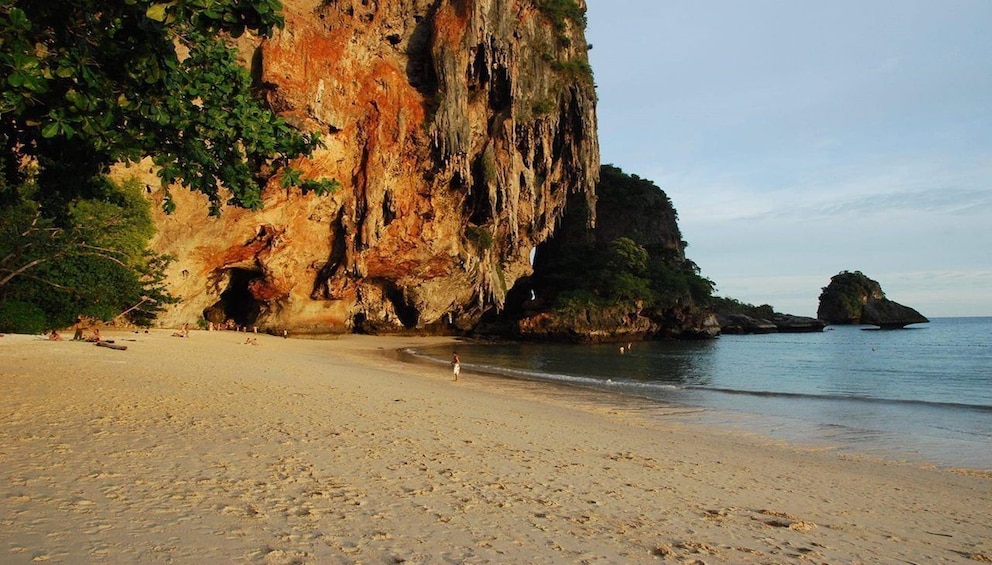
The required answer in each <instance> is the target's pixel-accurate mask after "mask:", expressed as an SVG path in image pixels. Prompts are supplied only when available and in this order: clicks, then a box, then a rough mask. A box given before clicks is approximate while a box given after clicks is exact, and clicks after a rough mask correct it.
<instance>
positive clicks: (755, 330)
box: [717, 313, 827, 334]
mask: <svg viewBox="0 0 992 565" xmlns="http://www.w3.org/2000/svg"><path fill="white" fill-rule="evenodd" d="M717 320H718V321H719V323H720V333H725V334H768V333H807V332H822V331H823V328H825V327H826V326H827V323H826V322H825V321H823V320H820V319H817V318H810V317H807V316H794V315H792V314H778V313H775V314H772V315H771V316H770V317H768V318H755V317H752V316H748V315H746V314H717Z"/></svg>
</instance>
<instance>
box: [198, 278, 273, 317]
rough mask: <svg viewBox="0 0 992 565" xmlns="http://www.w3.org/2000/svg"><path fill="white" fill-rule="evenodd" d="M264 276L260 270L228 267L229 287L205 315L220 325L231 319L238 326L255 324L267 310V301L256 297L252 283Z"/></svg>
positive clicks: (205, 311)
mask: <svg viewBox="0 0 992 565" xmlns="http://www.w3.org/2000/svg"><path fill="white" fill-rule="evenodd" d="M262 278H263V277H262V274H261V273H260V272H259V271H255V270H251V269H241V268H237V267H235V268H231V269H227V289H226V290H224V292H222V293H221V294H220V300H218V301H217V302H215V303H214V304H213V305H212V306H210V307H209V308H207V309H206V310H204V311H203V317H204V318H206V319H207V321H209V322H213V323H214V324H216V325H218V326H220V325H223V324H225V323H228V321H229V320H230V321H231V322H233V323H235V324H237V325H238V326H243V327H251V326H254V325H255V322H257V321H258V318H259V316H261V315H262V312H263V311H264V310H265V303H264V302H262V301H260V300H257V299H256V298H255V295H254V294H252V292H251V285H252V283H253V282H255V281H258V280H262Z"/></svg>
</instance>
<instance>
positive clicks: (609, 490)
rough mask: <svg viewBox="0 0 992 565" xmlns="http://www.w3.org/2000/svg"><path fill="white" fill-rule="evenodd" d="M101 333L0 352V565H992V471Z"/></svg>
mask: <svg viewBox="0 0 992 565" xmlns="http://www.w3.org/2000/svg"><path fill="white" fill-rule="evenodd" d="M108 337H111V338H115V339H116V340H117V342H118V343H122V344H125V345H128V350H127V351H114V350H110V349H105V348H100V347H95V346H94V345H92V344H85V343H72V342H48V341H45V340H44V339H43V338H40V337H35V336H19V335H7V336H5V337H3V338H2V339H0V563H30V562H39V561H51V562H66V563H80V562H110V563H120V562H128V563H132V562H141V563H145V562H176V563H229V562H258V563H400V562H408V563H480V562H489V563H551V562H566V563H586V562H598V563H696V562H705V563H783V562H800V561H809V562H815V563H954V562H958V563H975V562H983V561H984V562H988V561H989V560H990V559H992V527H990V525H989V520H990V516H992V478H990V477H988V476H981V475H978V474H970V475H969V474H964V473H956V472H952V471H947V470H939V469H933V468H921V467H919V466H918V465H910V464H906V463H895V462H883V461H873V460H868V459H864V458H854V457H851V456H842V455H839V454H837V453H833V452H815V451H810V450H803V449H800V448H798V447H792V446H785V445H780V444H778V443H776V442H772V441H766V440H762V439H761V438H755V437H745V436H741V435H736V434H735V433H733V432H732V431H730V430H721V429H720V428H714V427H707V426H702V425H698V424H696V425H694V424H692V423H691V421H690V420H689V419H687V418H685V417H684V416H682V415H680V414H678V411H677V410H676V411H674V412H675V413H673V414H672V415H671V416H667V417H658V416H657V415H656V414H651V413H645V412H642V411H639V410H633V409H624V408H623V405H622V404H616V405H615V406H613V407H611V406H610V404H608V403H604V402H602V400H601V399H602V397H597V396H596V395H593V394H591V393H579V392H577V393H574V394H572V393H562V392H561V390H560V389H555V388H550V387H540V386H536V385H533V384H528V383H515V382H510V381H501V380H498V379H494V378H483V377H479V376H473V375H471V374H469V375H466V374H465V373H464V372H463V377H462V380H461V381H459V382H458V383H453V382H451V374H450V370H448V369H447V368H445V367H432V366H425V365H411V364H405V363H400V362H399V361H397V360H396V359H395V357H391V356H389V355H385V353H388V352H391V351H394V350H396V349H397V348H399V347H401V346H403V345H405V344H414V343H435V342H436V343H446V341H445V340H443V339H436V338H435V339H430V338H395V337H393V338H382V337H380V338H372V337H362V336H346V337H342V338H339V339H335V340H327V341H315V340H297V339H282V338H277V337H272V336H267V335H259V336H257V339H258V345H257V346H254V345H246V344H244V343H243V342H244V340H245V338H246V337H247V336H246V335H245V334H237V333H229V332H202V331H200V332H193V334H192V336H191V337H190V338H188V339H184V338H175V337H171V336H170V332H166V331H153V332H152V333H149V334H144V333H142V334H128V333H118V334H111V335H109V336H108ZM131 340H133V341H131ZM463 361H467V360H464V359H463ZM597 398H599V399H600V400H597Z"/></svg>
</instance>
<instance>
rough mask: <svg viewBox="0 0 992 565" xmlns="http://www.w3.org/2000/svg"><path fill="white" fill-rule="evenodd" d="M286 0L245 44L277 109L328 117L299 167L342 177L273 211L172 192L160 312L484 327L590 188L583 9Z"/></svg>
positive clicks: (276, 192)
mask: <svg viewBox="0 0 992 565" xmlns="http://www.w3.org/2000/svg"><path fill="white" fill-rule="evenodd" d="M284 4H285V16H286V26H285V28H284V29H283V30H282V31H280V32H278V33H277V34H276V36H275V37H273V38H272V39H269V40H266V41H264V42H260V43H258V42H255V43H252V42H251V41H250V40H246V39H242V40H241V43H239V46H240V48H241V49H242V52H243V53H244V55H245V60H246V61H250V62H251V63H250V64H251V65H252V67H253V72H254V73H255V74H256V76H257V77H259V79H260V81H261V83H262V84H263V85H264V87H265V90H266V93H267V96H268V99H269V101H270V103H271V105H272V107H273V108H274V109H276V110H277V111H278V112H280V114H281V115H283V116H284V117H286V118H287V119H288V120H290V122H291V123H294V124H296V125H298V126H299V127H300V128H301V129H304V130H308V131H320V132H322V139H323V141H324V143H325V145H326V147H325V148H323V149H320V150H318V151H317V152H316V153H315V154H314V156H313V157H312V159H309V160H306V161H303V162H299V163H294V166H296V167H297V168H299V169H301V170H302V171H303V172H304V174H305V176H308V177H310V178H334V179H337V180H338V181H340V182H341V183H342V185H343V186H342V188H341V189H340V190H338V191H337V192H335V193H334V194H331V195H327V196H316V195H312V194H309V195H302V194H299V193H298V192H296V191H289V192H287V191H286V190H285V189H280V188H278V186H277V184H276V183H274V182H273V183H271V184H270V186H269V187H268V188H267V189H266V191H265V194H264V197H265V198H264V203H265V206H264V209H263V210H262V211H260V212H249V211H245V210H238V209H232V208H227V209H225V210H224V211H223V213H222V215H221V216H220V217H219V218H211V217H208V216H207V215H206V206H205V205H204V203H203V199H202V198H201V197H200V196H199V195H195V194H191V193H188V192H185V191H181V190H175V191H173V197H174V199H175V200H176V204H177V211H176V212H175V213H173V214H172V215H170V216H164V215H162V216H161V217H159V218H157V225H158V229H159V232H158V235H157V236H156V238H155V240H154V241H153V246H154V248H155V250H156V251H159V252H163V253H168V254H170V255H172V256H173V257H174V258H175V260H174V262H173V264H172V266H171V267H170V277H169V284H170V288H171V290H172V292H173V293H175V294H176V295H178V296H180V297H181V298H182V302H181V303H180V304H177V305H175V307H173V308H172V309H171V310H170V311H169V312H167V313H165V314H164V315H163V316H162V317H161V318H160V320H159V323H160V324H161V325H163V326H169V327H171V326H178V325H181V324H182V323H183V322H189V323H195V322H196V321H198V320H201V319H204V318H205V317H208V318H209V319H211V320H213V321H216V320H220V319H222V318H226V319H232V320H234V321H235V322H237V323H239V324H241V325H257V326H259V327H260V328H262V329H269V330H273V331H277V332H280V333H281V331H282V330H284V329H285V330H288V331H289V332H291V333H330V332H346V331H356V330H357V331H399V330H404V329H406V330H420V331H422V330H425V329H428V328H430V329H432V330H435V331H452V332H455V331H459V330H464V329H467V328H470V327H472V326H473V325H474V324H475V322H476V321H477V320H478V318H479V316H481V315H482V314H483V313H484V312H485V311H487V310H489V309H491V308H498V307H500V306H501V305H502V303H503V300H504V298H505V295H506V291H507V290H508V289H509V288H510V287H511V286H512V285H513V283H514V282H515V281H516V280H517V279H518V278H519V277H521V276H524V275H526V274H529V272H530V264H529V257H530V253H531V250H532V249H533V248H534V247H535V246H536V245H537V244H538V243H540V242H542V241H544V240H545V239H546V238H547V237H548V236H549V234H550V232H551V231H552V230H553V228H554V225H555V222H556V220H557V219H558V218H559V217H560V215H561V213H562V210H563V207H564V205H565V200H566V198H565V197H566V195H567V194H569V193H572V192H582V193H585V194H587V195H588V198H589V199H593V198H594V192H593V187H594V185H595V182H596V175H598V170H599V148H598V145H597V141H596V119H595V91H594V87H593V84H592V77H591V76H589V75H587V74H584V73H583V71H582V69H583V68H585V69H586V70H587V69H588V65H586V66H585V67H582V63H585V62H586V54H585V53H586V43H585V39H584V36H583V33H582V29H581V26H579V25H578V24H577V23H576V22H569V21H566V22H565V25H564V26H560V25H559V26H555V25H553V22H552V21H550V20H549V19H548V17H547V16H546V15H545V14H543V13H542V12H541V11H540V10H539V9H537V8H536V7H535V6H534V2H532V1H531V0H441V1H437V0H431V1H426V0H379V1H378V2H376V1H373V2H367V1H346V0H342V1H330V0H325V1H323V2H319V1H314V0H286V1H285V2H284ZM580 4H582V3H580ZM566 69H571V70H566ZM575 69H579V72H575ZM143 172H146V171H143ZM151 196H152V198H153V199H157V198H161V193H153V194H152V195H151Z"/></svg>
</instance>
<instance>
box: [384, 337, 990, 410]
mask: <svg viewBox="0 0 992 565" xmlns="http://www.w3.org/2000/svg"><path fill="white" fill-rule="evenodd" d="M403 353H405V354H407V355H409V356H411V357H414V358H416V359H419V360H421V361H426V362H430V363H432V364H435V365H447V364H448V363H449V362H448V361H446V360H443V359H438V358H437V357H432V356H430V355H427V354H424V353H421V352H418V351H416V350H414V349H410V348H407V349H405V350H403ZM462 369H463V370H470V371H473V372H477V373H484V374H490V375H496V376H504V377H511V378H518V379H526V380H531V381H546V382H547V381H550V382H557V383H564V384H570V385H578V386H583V387H587V388H595V389H600V390H609V391H614V392H620V393H628V394H636V395H638V396H648V397H653V398H655V399H656V400H663V401H665V400H667V401H671V400H674V399H672V398H670V395H671V393H672V392H673V391H697V392H706V393H717V394H725V395H740V396H750V397H756V398H772V399H774V398H783V399H797V400H809V401H828V402H848V403H864V404H875V405H878V404H884V405H899V406H914V407H921V408H933V409H948V410H970V411H977V412H981V413H992V406H990V405H987V404H971V403H960V402H940V401H933V400H915V399H901V398H882V397H874V396H860V395H847V394H828V393H807V392H787V391H775V390H750V389H737V388H729V387H716V386H707V385H693V384H670V383H661V382H657V381H640V380H631V379H623V378H616V379H613V378H603V377H593V376H586V375H575V374H565V373H552V372H544V371H537V370H527V369H517V368H511V367H506V366H497V365H488V364H483V363H465V362H462ZM652 393H655V394H652Z"/></svg>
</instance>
